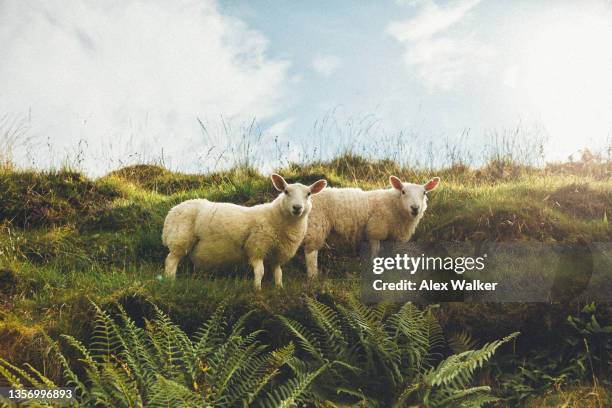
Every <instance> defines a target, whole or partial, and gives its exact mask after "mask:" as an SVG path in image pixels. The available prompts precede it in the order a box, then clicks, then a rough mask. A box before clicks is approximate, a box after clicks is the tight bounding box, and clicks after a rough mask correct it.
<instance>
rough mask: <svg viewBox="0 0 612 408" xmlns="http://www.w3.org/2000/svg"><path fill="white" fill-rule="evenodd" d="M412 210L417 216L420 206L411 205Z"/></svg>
mask: <svg viewBox="0 0 612 408" xmlns="http://www.w3.org/2000/svg"><path fill="white" fill-rule="evenodd" d="M410 208H411V209H412V213H413V214H414V215H417V214H418V213H419V206H418V205H411V206H410Z"/></svg>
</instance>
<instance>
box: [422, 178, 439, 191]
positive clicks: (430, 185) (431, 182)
mask: <svg viewBox="0 0 612 408" xmlns="http://www.w3.org/2000/svg"><path fill="white" fill-rule="evenodd" d="M438 184H440V177H434V178H432V179H431V180H429V181H428V182H427V184H425V186H424V187H425V191H431V190H433V189H434V188H436V187H438Z"/></svg>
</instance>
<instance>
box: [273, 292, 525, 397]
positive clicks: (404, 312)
mask: <svg viewBox="0 0 612 408" xmlns="http://www.w3.org/2000/svg"><path fill="white" fill-rule="evenodd" d="M306 303H307V305H308V310H309V313H310V315H309V318H308V319H307V320H306V321H305V322H303V323H298V322H296V321H293V320H290V319H287V318H286V317H283V316H279V317H278V318H279V320H280V322H281V323H282V324H283V325H284V326H285V327H286V328H287V330H288V331H289V333H290V334H292V336H293V337H294V338H295V341H296V343H297V345H298V346H299V354H298V356H299V357H300V358H299V359H296V360H294V361H292V362H290V363H289V366H290V367H291V369H292V370H293V371H294V373H295V374H296V375H298V376H299V375H301V373H304V372H313V371H314V370H316V369H317V368H319V367H324V366H328V368H327V370H325V371H324V372H322V373H321V374H320V375H319V376H318V377H317V378H316V379H315V380H314V382H313V384H312V387H311V388H310V390H309V391H307V394H308V396H309V398H310V399H311V400H313V401H317V402H318V403H320V404H323V406H325V405H326V404H327V406H334V405H335V404H338V405H345V404H351V405H355V406H363V407H366V406H367V407H389V406H397V407H403V406H408V405H412V404H421V405H424V406H426V407H460V406H465V407H478V406H482V405H483V404H486V403H489V402H492V401H495V400H496V398H495V397H493V396H492V395H491V393H490V389H489V388H488V387H471V386H470V383H471V381H472V377H473V374H474V372H475V370H476V369H477V368H479V367H482V366H483V365H484V363H485V362H486V361H487V360H488V359H489V358H490V357H491V356H492V355H493V353H494V352H495V351H496V350H497V348H499V347H500V346H501V345H502V344H504V343H505V342H508V341H510V340H511V339H513V338H514V337H516V335H517V334H516V333H515V334H513V335H511V336H508V337H506V338H504V339H502V340H499V341H495V342H492V343H490V344H487V345H485V346H484V347H483V348H482V349H480V350H469V351H465V352H464V353H461V354H457V355H451V356H450V357H448V358H447V359H446V360H443V361H442V362H440V361H441V360H442V357H443V354H444V352H445V351H446V350H447V349H446V347H445V341H444V336H443V333H442V328H441V327H440V325H439V324H438V321H437V319H436V318H435V316H434V314H433V312H432V309H431V308H426V309H424V310H419V309H418V308H417V307H416V306H415V305H414V304H411V303H407V304H405V305H403V306H402V307H401V308H400V309H399V310H397V311H396V312H395V313H390V314H389V313H388V311H389V307H388V306H387V305H379V306H376V307H374V308H372V307H368V306H365V305H363V304H361V303H359V302H357V301H355V300H351V301H349V302H348V305H346V306H343V305H336V306H334V307H331V306H329V305H325V304H323V303H321V302H318V301H316V300H314V299H307V300H306ZM438 363H439V364H438Z"/></svg>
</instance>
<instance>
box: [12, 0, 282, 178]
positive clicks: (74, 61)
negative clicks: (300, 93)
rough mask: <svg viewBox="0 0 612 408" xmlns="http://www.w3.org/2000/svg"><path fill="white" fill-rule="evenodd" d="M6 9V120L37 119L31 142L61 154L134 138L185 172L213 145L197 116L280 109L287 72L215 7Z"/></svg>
mask: <svg viewBox="0 0 612 408" xmlns="http://www.w3.org/2000/svg"><path fill="white" fill-rule="evenodd" d="M0 10H1V12H0V60H2V64H0V78H2V83H1V84H0V112H2V113H11V114H15V115H16V114H21V113H24V112H28V111H29V110H31V118H32V122H31V132H32V134H33V135H34V136H42V137H44V138H47V137H48V138H49V140H50V142H51V143H52V144H53V145H54V146H56V147H57V150H60V151H61V150H66V149H69V148H71V147H72V146H74V145H76V143H77V141H78V140H80V139H83V140H85V141H86V143H87V144H88V145H89V146H94V147H95V146H98V145H99V144H101V143H105V144H106V143H107V144H115V145H117V144H121V143H126V142H125V141H129V143H130V145H133V146H135V147H137V148H138V149H141V148H142V146H143V145H146V146H149V149H150V150H152V151H153V150H155V151H159V150H160V149H161V148H165V152H166V155H168V154H169V155H171V156H172V157H173V158H174V160H173V162H174V164H176V165H182V164H184V163H186V162H187V161H188V160H191V159H192V157H191V156H194V155H196V154H199V152H200V151H202V150H206V149H208V148H210V146H207V145H203V143H204V142H203V141H202V138H201V134H200V129H199V125H198V124H197V122H196V117H201V118H203V119H204V120H205V121H206V120H207V121H208V122H207V123H209V122H210V121H214V120H217V119H218V118H219V117H220V115H223V116H224V118H225V119H226V120H234V121H241V120H245V119H246V118H252V117H257V119H266V118H273V117H274V116H275V115H276V114H278V113H279V112H281V111H282V110H283V109H284V107H283V105H282V103H281V99H282V97H283V96H284V95H285V93H286V87H287V84H288V74H287V68H288V63H287V62H286V61H282V60H274V59H271V58H270V57H269V56H268V55H267V54H266V48H267V40H266V38H264V37H263V36H262V35H261V34H260V33H258V32H256V31H254V30H252V29H250V28H249V27H247V26H246V25H245V23H244V22H242V21H241V20H239V19H236V18H232V17H229V16H226V15H223V14H221V12H220V11H219V8H218V7H217V4H216V3H215V2H214V1H213V0H208V1H206V0H205V1H195V0H185V1H179V2H168V1H163V0H158V1H150V2H140V1H126V2H101V3H98V2H86V3H81V2H79V3H71V6H70V7H66V4H65V2H63V1H61V0H56V1H40V2H35V1H29V2H22V1H19V0H13V1H10V0H9V1H7V2H2V3H1V4H0ZM126 149H127V147H126ZM88 160H91V161H92V162H91V163H87V165H88V166H89V167H90V168H91V167H93V168H94V169H96V166H97V167H98V168H97V169H96V170H98V171H99V170H101V169H99V164H98V163H95V160H94V159H93V158H92V157H89V158H88ZM179 160H180V161H179Z"/></svg>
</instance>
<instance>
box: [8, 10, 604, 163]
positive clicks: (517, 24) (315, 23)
mask: <svg viewBox="0 0 612 408" xmlns="http://www.w3.org/2000/svg"><path fill="white" fill-rule="evenodd" d="M610 72H612V2H611V1H610V0H606V1H602V0H584V1H580V2H578V1H561V0H559V1H545V0H540V1H521V0H519V1H513V2H494V1H491V0H489V1H487V0H455V1H432V0H398V1H388V2H383V1H380V2H378V1H377V2H358V1H343V0H337V1H333V2H328V1H314V0H313V1H308V2H289V1H281V0H277V1H270V0H252V1H237V0H231V1H213V0H197V1H196V0H185V1H174V2H168V1H163V0H151V1H147V2H144V1H136V0H127V1H119V0H108V1H74V2H71V3H70V7H66V2H64V1H53V0H50V1H35V0H0V138H3V139H4V140H0V142H2V143H1V144H0V146H6V145H7V144H8V142H7V141H6V140H7V139H8V140H15V139H18V140H19V142H18V143H14V144H16V146H14V147H13V149H12V151H13V155H14V156H15V159H14V160H16V161H18V162H20V163H23V165H29V166H38V167H46V166H59V165H62V164H70V165H73V166H78V167H81V168H83V169H84V170H86V171H89V172H91V173H93V174H102V173H104V172H105V171H108V170H110V169H112V168H114V167H117V166H120V165H124V164H129V163H131V162H139V161H162V162H163V163H164V164H165V165H167V166H168V167H171V168H173V169H179V170H185V171H202V170H208V169H214V168H217V167H223V166H227V165H231V164H233V163H235V162H236V161H244V160H246V159H249V160H254V161H256V162H257V163H256V164H257V165H258V166H260V167H261V168H262V169H264V170H268V169H271V168H273V167H275V166H278V165H282V164H284V163H286V162H287V161H304V160H309V159H317V158H327V157H330V156H333V155H334V154H337V153H338V152H341V151H343V150H346V149H351V150H353V151H357V152H361V153H364V154H369V155H372V156H379V157H391V158H394V159H396V160H399V161H402V162H404V163H406V164H419V165H444V164H447V163H448V162H449V161H450V160H452V156H453V154H454V153H456V151H462V152H464V154H466V155H474V156H476V157H477V156H478V155H480V154H481V153H482V152H483V151H486V150H487V149H488V148H490V147H491V146H492V145H493V144H495V143H499V137H500V135H501V136H503V137H505V138H506V139H510V140H511V141H513V143H510V147H509V149H514V150H516V151H519V150H521V149H523V150H526V151H528V152H529V151H530V150H533V149H535V148H536V146H535V144H536V143H534V141H540V140H543V141H545V145H544V147H545V150H544V152H545V156H546V159H547V160H559V159H565V158H567V156H568V155H570V154H572V153H575V152H577V151H578V150H580V149H581V148H584V147H589V148H592V149H595V150H597V149H602V148H604V147H606V146H609V144H610V140H611V135H612V75H610ZM15 134H18V135H19V138H17V137H14V135H15ZM11 136H12V138H11ZM4 150H5V151H6V150H7V148H6V147H4ZM5 154H6V153H5Z"/></svg>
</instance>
